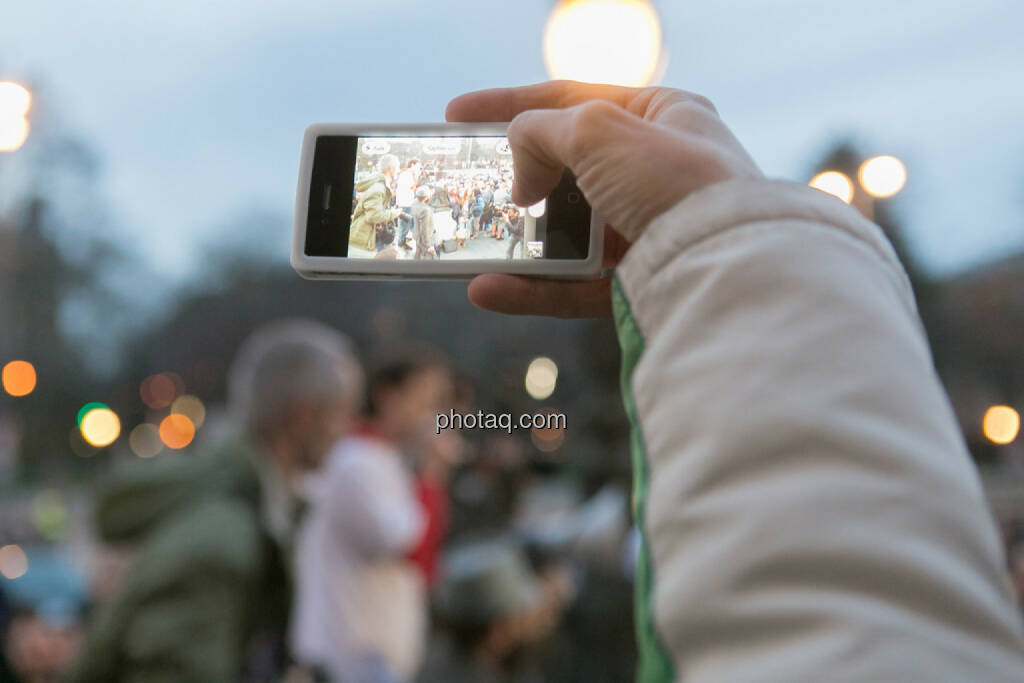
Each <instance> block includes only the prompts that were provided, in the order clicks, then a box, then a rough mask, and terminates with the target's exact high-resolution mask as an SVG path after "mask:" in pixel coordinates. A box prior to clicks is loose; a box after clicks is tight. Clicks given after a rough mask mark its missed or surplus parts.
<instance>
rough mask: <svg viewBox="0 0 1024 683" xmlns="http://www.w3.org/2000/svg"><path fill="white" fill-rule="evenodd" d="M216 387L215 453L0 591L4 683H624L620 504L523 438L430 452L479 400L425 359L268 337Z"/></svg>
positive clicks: (305, 332) (126, 493)
mask: <svg viewBox="0 0 1024 683" xmlns="http://www.w3.org/2000/svg"><path fill="white" fill-rule="evenodd" d="M227 383H228V387H227V396H228V399H227V403H228V405H227V416H228V417H227V418H226V419H225V421H224V426H223V427H222V428H220V429H210V430H208V431H209V432H210V434H218V436H216V437H214V436H211V437H210V438H208V439H207V441H206V443H205V444H203V445H202V446H201V447H198V448H196V449H195V452H183V453H175V454H171V455H167V456H161V457H159V458H154V459H153V460H148V461H137V462H133V463H131V464H130V465H127V466H121V467H119V468H118V469H116V470H115V471H114V472H113V473H112V474H111V475H110V476H109V477H108V478H107V480H106V481H105V482H104V484H103V486H102V487H101V488H100V489H99V490H98V492H97V493H96V495H95V500H93V501H91V505H90V508H91V509H90V515H89V516H90V518H91V519H92V523H91V525H90V526H91V527H92V532H91V536H92V538H91V539H90V541H89V542H88V544H87V545H88V546H89V548H90V556H91V562H90V563H89V564H90V566H91V569H90V570H89V571H88V572H87V573H82V572H80V571H79V570H78V569H77V568H76V566H75V565H74V564H73V563H71V562H70V561H68V559H67V558H66V557H64V556H62V555H61V554H60V553H58V552H55V551H44V550H43V549H42V548H33V547H29V548H28V549H27V552H28V556H27V557H26V558H25V561H26V562H29V561H30V562H31V566H32V571H30V572H27V573H25V575H24V576H22V577H20V578H18V579H17V580H14V581H4V582H2V583H0V591H2V592H0V600H2V603H0V623H2V628H3V658H2V660H3V661H2V662H0V672H2V673H0V681H23V682H32V683H42V682H44V681H56V680H71V681H296V682H297V681H341V682H342V683H350V682H351V683H400V682H411V681H446V682H450V683H460V682H462V681H499V682H501V681H619V680H628V679H629V678H631V677H632V675H633V667H634V662H635V655H634V652H633V649H634V646H633V629H632V600H631V590H630V584H631V576H632V571H633V557H634V554H635V553H634V550H633V545H634V544H635V539H634V537H633V533H632V532H631V530H630V526H629V521H628V520H629V513H628V502H627V493H626V489H625V486H624V485H623V484H624V483H623V482H616V481H603V482H597V483H596V484H594V483H591V484H589V485H587V486H585V487H584V486H581V485H580V484H579V483H578V482H575V481H573V480H572V479H570V478H567V477H566V476H564V474H563V473H561V472H560V470H559V468H557V467H555V466H553V464H552V462H550V461H547V460H544V459H543V458H540V457H538V456H535V455H530V451H529V449H528V448H527V447H526V445H525V442H522V441H520V440H518V439H517V438H516V437H515V436H514V435H513V436H507V435H505V434H504V433H501V434H494V433H482V434H479V435H478V434H473V433H462V434H460V433H459V432H457V431H445V432H442V433H441V434H440V435H438V434H436V433H435V428H434V427H435V420H436V415H437V414H438V413H442V412H447V411H448V410H451V409H452V408H454V409H455V410H457V411H461V412H469V411H471V410H472V409H473V402H474V389H473V382H472V379H471V378H469V377H466V376H463V375H458V374H457V373H455V372H454V370H453V368H452V366H451V365H450V364H449V362H448V360H447V359H446V358H445V357H444V356H442V355H441V354H440V353H439V352H437V351H436V350H434V349H433V348H430V347H427V346H421V345H416V344H409V345H408V346H401V347H398V346H396V348H393V349H390V350H389V352H388V353H387V354H384V355H381V356H379V357H376V358H372V359H369V362H367V363H365V364H364V362H363V360H362V359H360V358H357V356H356V354H355V353H354V351H353V346H352V345H351V343H350V342H349V340H348V339H347V338H346V337H344V336H343V335H342V334H340V333H339V332H337V331H335V330H334V329H332V328H330V327H328V326H325V325H323V324H321V323H317V322H312V321H309V320H301V319H292V320H285V321H279V322H275V323H271V324H269V325H267V326H264V327H262V328H260V329H258V330H256V331H255V332H254V333H253V334H252V335H250V336H249V338H248V339H247V340H246V341H245V343H244V344H243V345H242V347H241V349H240V350H239V351H238V353H237V355H236V357H235V360H234V362H233V364H232V367H231V369H230V372H229V374H228V380H227ZM12 547H14V546H8V547H7V548H5V549H3V550H0V553H3V552H5V551H7V552H8V554H10V552H13V551H10V550H9V549H10V548H12ZM17 552H26V551H23V550H22V549H21V548H20V547H17ZM14 559H15V560H16V559H17V558H14ZM12 561H13V560H12V558H11V557H0V568H4V567H6V568H7V569H9V568H10V567H11V563H12ZM5 573H6V570H5Z"/></svg>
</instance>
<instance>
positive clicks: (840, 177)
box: [808, 171, 853, 204]
mask: <svg viewBox="0 0 1024 683" xmlns="http://www.w3.org/2000/svg"><path fill="white" fill-rule="evenodd" d="M808 185H810V186H811V187H813V188H814V189H816V190H821V191H822V192H825V193H827V194H830V195H832V196H833V197H839V198H840V199H842V200H843V201H844V202H846V203H847V204H849V203H850V202H851V201H853V181H852V180H850V179H849V178H848V177H847V176H846V174H845V173H840V172H839V171H825V172H824V173H819V174H818V175H816V176H814V177H813V178H811V182H809V183H808Z"/></svg>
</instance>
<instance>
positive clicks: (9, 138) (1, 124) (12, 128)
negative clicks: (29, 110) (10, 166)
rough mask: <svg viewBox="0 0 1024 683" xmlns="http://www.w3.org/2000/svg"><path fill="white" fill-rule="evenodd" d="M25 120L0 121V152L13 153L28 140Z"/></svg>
mask: <svg viewBox="0 0 1024 683" xmlns="http://www.w3.org/2000/svg"><path fill="white" fill-rule="evenodd" d="M28 129H29V123H28V119H26V118H16V119H0V152H14V151H16V150H17V149H18V148H20V147H21V146H22V145H24V144H25V140H27V139H28Z"/></svg>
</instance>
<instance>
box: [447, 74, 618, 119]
mask: <svg viewBox="0 0 1024 683" xmlns="http://www.w3.org/2000/svg"><path fill="white" fill-rule="evenodd" d="M637 92H638V91H637V89H636V88H627V87H624V86H619V85H603V84H597V83H580V82H577V81H548V82H547V83H537V84H535V85H525V86H521V87H517V88H491V89H489V90H477V91H475V92H470V93H466V94H464V95H459V96H458V97H456V98H455V99H453V100H452V101H451V102H449V103H448V108H447V110H446V111H445V120H447V121H467V122H469V121H477V122H483V121H511V120H512V119H514V118H515V117H516V116H517V115H519V114H520V113H522V112H524V111H527V110H529V109H564V108H566V107H571V106H573V105H576V104H581V103H583V102H588V101H590V100H608V101H609V102H614V103H615V104H618V105H619V106H622V107H625V106H626V105H627V104H628V103H629V101H630V100H631V99H632V98H633V97H635V96H636V94H637Z"/></svg>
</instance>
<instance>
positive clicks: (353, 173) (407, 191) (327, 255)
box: [291, 123, 604, 280]
mask: <svg viewBox="0 0 1024 683" xmlns="http://www.w3.org/2000/svg"><path fill="white" fill-rule="evenodd" d="M507 127H508V124H505V123H483V124H476V123H470V124H467V123H441V124H436V123H435V124H315V125H312V126H310V127H309V128H308V129H307V130H306V134H305V137H304V139H303V143H302V161H301V166H300V171H299V185H298V192H297V197H296V201H295V227H294V234H293V240H292V254H291V262H292V267H293V268H295V270H296V271H298V273H299V274H300V275H302V276H303V277H306V278H310V279H332V280H339V279H409V280H423V279H465V278H470V277H473V276H474V275H478V274H480V273H517V274H521V275H532V276H537V277H549V278H559V279H590V278H596V277H599V276H600V274H601V248H602V236H603V226H604V224H603V223H602V222H601V221H600V219H599V217H598V216H597V215H596V214H595V212H593V211H592V210H591V208H590V206H589V205H588V204H587V201H586V199H585V198H584V197H583V193H582V192H580V190H579V188H578V187H577V186H576V182H575V179H574V178H573V177H572V175H571V174H570V173H569V172H568V171H566V172H565V174H564V175H563V177H562V181H561V182H560V184H559V185H558V187H556V188H555V190H554V191H553V192H552V193H551V195H550V196H549V197H547V198H546V199H544V200H542V201H540V202H538V203H537V204H534V205H533V206H516V205H514V204H513V203H512V202H511V198H510V195H509V191H510V189H511V186H512V180H513V178H514V168H513V165H512V152H511V150H510V149H509V144H508V139H507V138H506V137H505V133H506V129H507Z"/></svg>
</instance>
